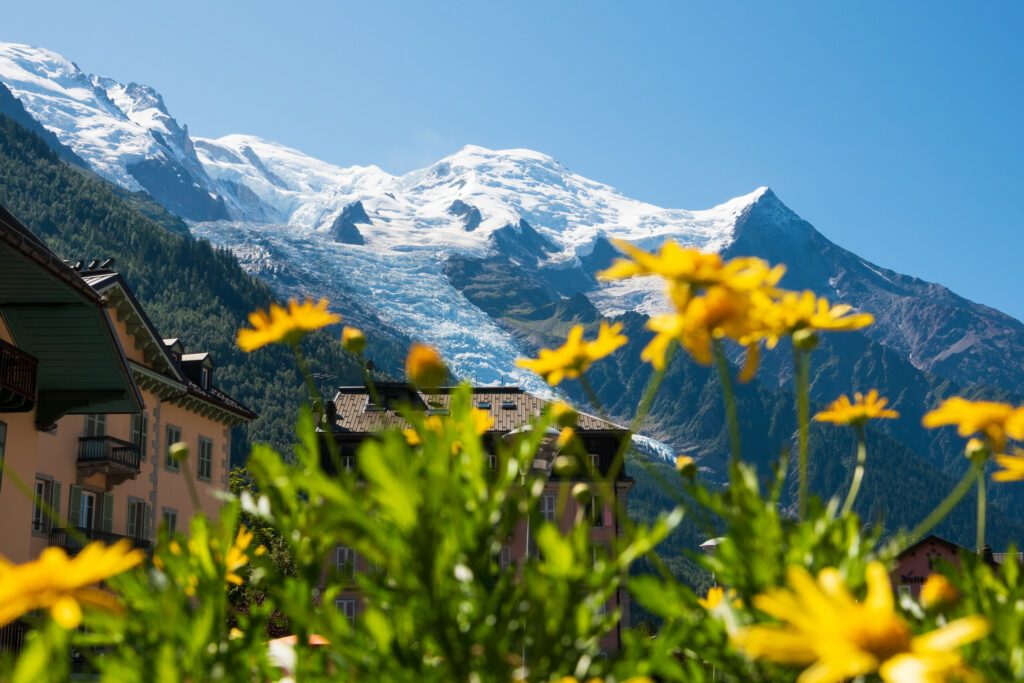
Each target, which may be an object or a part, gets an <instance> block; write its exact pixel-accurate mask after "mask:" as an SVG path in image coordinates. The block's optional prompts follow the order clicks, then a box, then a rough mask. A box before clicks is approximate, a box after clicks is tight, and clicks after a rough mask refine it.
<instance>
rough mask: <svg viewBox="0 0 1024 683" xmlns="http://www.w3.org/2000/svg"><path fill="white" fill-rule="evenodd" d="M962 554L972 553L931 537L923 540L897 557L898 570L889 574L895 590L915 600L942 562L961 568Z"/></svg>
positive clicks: (954, 544)
mask: <svg viewBox="0 0 1024 683" xmlns="http://www.w3.org/2000/svg"><path fill="white" fill-rule="evenodd" d="M961 552H970V551H968V550H967V549H966V548H964V547H963V546H959V545H957V544H956V543H953V542H952V541H947V540H946V539H944V538H940V537H938V536H935V535H934V534H933V535H930V536H926V537H925V538H922V539H921V540H920V541H918V542H917V543H915V544H913V545H912V546H910V547H909V548H907V549H906V550H904V551H903V552H901V553H900V554H899V555H897V556H896V568H895V569H893V570H892V572H890V573H889V577H890V579H892V585H893V588H894V589H895V590H896V591H898V592H900V593H909V594H910V595H911V596H913V597H914V599H917V597H918V596H919V595H920V593H921V586H922V585H924V582H925V580H926V579H927V578H928V576H929V575H930V574H931V573H932V572H933V571H936V570H937V569H938V566H939V564H940V563H942V562H948V563H949V564H952V565H953V566H955V567H959V566H960V558H959V557H958V556H959V554H960V553H961Z"/></svg>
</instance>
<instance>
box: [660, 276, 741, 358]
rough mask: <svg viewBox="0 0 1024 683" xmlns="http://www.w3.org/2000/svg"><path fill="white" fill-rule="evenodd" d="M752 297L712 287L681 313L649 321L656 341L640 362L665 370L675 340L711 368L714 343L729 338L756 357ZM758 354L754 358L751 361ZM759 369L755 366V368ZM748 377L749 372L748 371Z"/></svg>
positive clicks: (694, 298) (725, 288)
mask: <svg viewBox="0 0 1024 683" xmlns="http://www.w3.org/2000/svg"><path fill="white" fill-rule="evenodd" d="M749 310H750V297H749V296H748V295H747V294H743V293H737V292H735V291H733V290H732V289H729V288H728V287H725V286H718V285H716V286H713V287H710V288H708V290H707V291H706V292H705V293H704V294H702V295H700V296H696V297H693V298H691V299H690V300H689V301H688V302H687V303H686V304H685V306H684V307H683V308H682V309H681V312H677V313H668V314H662V315H656V316H654V317H652V318H651V319H650V320H648V321H647V329H649V330H651V331H652V332H654V333H655V336H654V339H652V340H651V341H650V343H649V344H648V345H647V347H646V348H644V350H643V351H642V352H641V353H640V358H641V360H644V361H646V362H649V363H650V364H651V365H653V366H654V368H655V369H656V370H664V369H665V354H666V352H667V351H668V348H669V346H670V345H671V343H672V342H673V341H676V342H679V344H680V345H681V346H682V347H683V348H684V349H686V351H687V352H688V353H689V354H690V355H691V356H692V357H693V359H694V360H695V361H697V362H698V363H700V364H701V365H711V362H712V360H713V357H714V356H713V353H712V348H713V347H712V344H713V342H714V340H716V339H722V338H726V337H727V338H730V339H733V340H735V341H737V342H740V343H744V344H746V345H747V349H748V353H750V354H756V339H755V337H754V336H753V335H752V332H751V329H750V327H749ZM755 359H756V355H754V356H752V360H755ZM754 367H755V368H756V364H755V366H754ZM744 374H745V375H747V376H749V375H750V373H749V371H748V372H745V373H744Z"/></svg>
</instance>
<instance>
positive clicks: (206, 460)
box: [196, 436, 213, 482]
mask: <svg viewBox="0 0 1024 683" xmlns="http://www.w3.org/2000/svg"><path fill="white" fill-rule="evenodd" d="M204 446H205V447H206V448H205V450H206V451H207V452H206V454H205V456H204V454H203V451H204ZM204 464H205V469H206V476H203V469H204ZM196 479H198V480H199V481H206V482H209V481H213V439H211V438H209V437H205V436H200V437H199V438H198V440H197V441H196Z"/></svg>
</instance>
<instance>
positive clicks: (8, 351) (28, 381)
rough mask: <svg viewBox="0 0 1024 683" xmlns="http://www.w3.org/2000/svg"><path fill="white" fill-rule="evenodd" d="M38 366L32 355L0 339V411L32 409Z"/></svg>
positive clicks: (15, 411) (12, 411)
mask: <svg viewBox="0 0 1024 683" xmlns="http://www.w3.org/2000/svg"><path fill="white" fill-rule="evenodd" d="M38 366H39V361H37V360H36V359H35V358H34V357H33V356H30V355H29V354H27V353H25V352H24V351H22V350H21V349H19V348H18V347H17V346H14V345H13V344H9V343H7V342H5V341H4V340H2V339H0V413H8V412H10V413H20V412H27V411H29V410H32V407H33V406H34V405H35V401H36V370H37V368H38Z"/></svg>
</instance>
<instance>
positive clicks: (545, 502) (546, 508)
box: [540, 493, 558, 523]
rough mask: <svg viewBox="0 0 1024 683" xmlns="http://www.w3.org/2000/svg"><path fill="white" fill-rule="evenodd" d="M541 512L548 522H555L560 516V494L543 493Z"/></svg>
mask: <svg viewBox="0 0 1024 683" xmlns="http://www.w3.org/2000/svg"><path fill="white" fill-rule="evenodd" d="M540 513H541V515H543V516H544V519H545V520H547V521H548V522H552V523H554V522H555V521H556V519H557V518H558V496H557V495H555V494H554V493H542V494H541V496H540Z"/></svg>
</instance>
